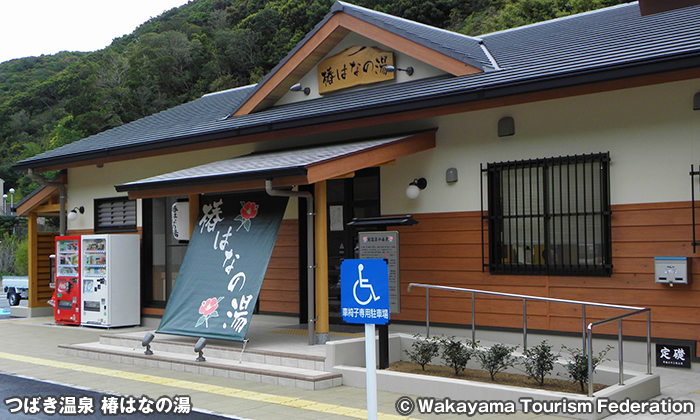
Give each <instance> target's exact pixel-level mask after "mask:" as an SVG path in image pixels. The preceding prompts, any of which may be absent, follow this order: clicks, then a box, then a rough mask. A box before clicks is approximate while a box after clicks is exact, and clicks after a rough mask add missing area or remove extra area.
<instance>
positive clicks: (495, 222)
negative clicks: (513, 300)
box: [480, 153, 612, 276]
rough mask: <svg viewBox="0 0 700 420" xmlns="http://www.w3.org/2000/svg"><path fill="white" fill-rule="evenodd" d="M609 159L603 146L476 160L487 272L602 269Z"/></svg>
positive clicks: (608, 263)
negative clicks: (575, 151) (586, 151)
mask: <svg viewBox="0 0 700 420" xmlns="http://www.w3.org/2000/svg"><path fill="white" fill-rule="evenodd" d="M609 162H610V156H609V153H598V154H589V155H574V156H564V157H553V158H548V159H530V160H520V161H511V162H500V163H489V164H488V165H487V167H486V168H484V167H483V165H481V168H480V169H481V173H482V177H481V217H482V224H481V238H482V240H481V246H482V266H483V267H484V269H485V268H486V267H488V268H489V271H490V272H491V273H494V274H534V275H538V274H539V275H541V274H546V275H589V276H609V275H610V274H611V273H612V246H611V211H610V173H609ZM484 174H486V177H487V183H488V185H487V192H488V196H487V198H486V200H487V203H488V214H486V215H485V214H484V185H483V178H484V177H483V175H484ZM484 222H486V223H488V231H489V240H488V247H489V249H488V251H489V252H488V255H489V262H488V263H486V259H485V258H486V257H485V255H486V252H485V246H486V245H485V233H484V229H485V227H484Z"/></svg>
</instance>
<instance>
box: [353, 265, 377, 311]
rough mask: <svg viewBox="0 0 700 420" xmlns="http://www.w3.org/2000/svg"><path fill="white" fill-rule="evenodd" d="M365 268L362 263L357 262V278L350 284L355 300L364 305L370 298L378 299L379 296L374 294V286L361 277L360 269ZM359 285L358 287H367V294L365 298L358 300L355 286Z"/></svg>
mask: <svg viewBox="0 0 700 420" xmlns="http://www.w3.org/2000/svg"><path fill="white" fill-rule="evenodd" d="M364 268H365V266H364V265H362V264H359V265H358V266H357V271H358V277H359V278H358V279H357V281H355V284H354V285H353V286H352V294H353V296H354V297H355V301H356V302H357V303H359V304H360V305H362V306H364V305H367V304H368V303H370V302H371V301H372V300H374V301H377V300H379V298H380V296H377V295H376V294H374V287H372V285H371V284H370V283H369V279H363V278H362V270H363V269H364ZM358 285H359V286H360V289H369V295H368V296H367V300H364V301H363V300H360V299H358V297H357V286H358Z"/></svg>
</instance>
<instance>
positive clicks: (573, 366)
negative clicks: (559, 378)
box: [561, 345, 613, 392]
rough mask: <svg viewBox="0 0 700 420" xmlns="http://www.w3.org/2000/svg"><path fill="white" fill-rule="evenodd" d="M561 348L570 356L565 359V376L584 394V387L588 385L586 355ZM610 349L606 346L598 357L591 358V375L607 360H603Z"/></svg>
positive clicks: (581, 351)
mask: <svg viewBox="0 0 700 420" xmlns="http://www.w3.org/2000/svg"><path fill="white" fill-rule="evenodd" d="M561 348H562V349H563V350H566V351H568V352H569V353H570V354H571V359H567V364H566V365H565V366H564V367H565V368H566V376H568V377H569V379H570V380H571V382H574V383H576V382H578V384H579V385H581V392H586V389H585V385H586V384H587V383H588V354H586V352H584V351H583V350H581V349H579V348H569V347H566V346H564V345H562V346H561ZM612 348H613V347H612V346H607V347H605V348H604V349H603V350H601V352H600V353H598V355H592V356H591V362H592V365H593V373H595V369H596V368H597V367H598V365H600V364H601V363H603V362H604V361H606V360H608V359H605V355H606V354H608V352H609V351H610V350H611V349H612Z"/></svg>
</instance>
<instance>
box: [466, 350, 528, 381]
mask: <svg viewBox="0 0 700 420" xmlns="http://www.w3.org/2000/svg"><path fill="white" fill-rule="evenodd" d="M517 348H518V346H515V347H508V346H506V345H504V344H495V345H493V346H492V347H491V348H490V349H488V350H484V351H480V352H479V353H478V354H477V355H476V357H477V359H479V363H481V368H482V369H484V370H487V371H488V372H489V374H490V375H491V380H492V381H494V382H495V381H496V374H497V373H498V372H501V371H504V370H506V369H508V368H509V367H513V366H514V365H515V363H516V362H517V361H518V359H517V358H516V357H515V356H513V352H514V351H515V349H517Z"/></svg>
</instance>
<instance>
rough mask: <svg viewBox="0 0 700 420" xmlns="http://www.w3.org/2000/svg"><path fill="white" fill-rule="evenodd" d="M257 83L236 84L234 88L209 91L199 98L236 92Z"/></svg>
mask: <svg viewBox="0 0 700 420" xmlns="http://www.w3.org/2000/svg"><path fill="white" fill-rule="evenodd" d="M255 85H257V83H251V84H249V85H244V86H236V87H234V88H230V89H224V90H219V91H216V92H209V93H205V94H204V95H202V96H201V97H199V98H198V99H202V98H209V97H212V96H216V95H221V94H224V93H231V92H236V91H239V90H243V89H246V88H251V87H254V86H255ZM190 102H194V101H190ZM190 102H185V103H190Z"/></svg>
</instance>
